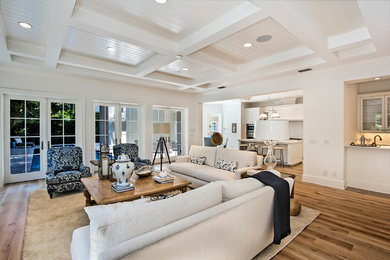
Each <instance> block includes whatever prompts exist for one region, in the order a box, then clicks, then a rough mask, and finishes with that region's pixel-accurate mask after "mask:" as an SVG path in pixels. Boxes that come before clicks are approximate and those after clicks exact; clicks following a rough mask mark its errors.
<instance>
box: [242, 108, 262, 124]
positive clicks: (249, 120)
mask: <svg viewBox="0 0 390 260" xmlns="http://www.w3.org/2000/svg"><path fill="white" fill-rule="evenodd" d="M259 115H260V108H258V107H251V108H246V109H245V124H254V123H255V122H256V120H257V119H259Z"/></svg>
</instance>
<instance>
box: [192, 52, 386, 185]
mask: <svg viewBox="0 0 390 260" xmlns="http://www.w3.org/2000/svg"><path fill="white" fill-rule="evenodd" d="M383 75H390V57H383V58H379V59H375V60H370V61H367V62H365V63H362V62H360V63H357V64H354V65H350V66H340V67H337V68H332V69H323V70H318V71H316V70H313V71H311V72H306V73H302V74H299V73H297V74H294V75H292V76H285V77H280V78H277V79H272V80H264V81H257V82H254V83H251V84H247V85H242V86H239V87H235V88H230V89H229V87H227V88H226V89H224V90H220V91H215V92H214V93H210V94H208V95H204V96H201V97H199V99H198V100H199V102H210V101H217V100H228V99H234V98H240V97H247V96H252V95H260V94H264V93H272V92H281V91H286V90H296V89H303V99H304V104H303V105H304V119H305V121H304V129H303V133H304V158H305V164H304V175H303V180H304V181H308V182H313V183H318V184H322V185H328V186H333V187H337V188H344V184H345V182H344V82H345V81H351V80H356V79H363V78H371V77H377V76H383Z"/></svg>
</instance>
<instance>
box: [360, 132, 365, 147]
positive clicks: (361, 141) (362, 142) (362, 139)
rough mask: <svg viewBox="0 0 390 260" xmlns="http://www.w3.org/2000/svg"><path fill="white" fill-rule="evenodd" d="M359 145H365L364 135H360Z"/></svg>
mask: <svg viewBox="0 0 390 260" xmlns="http://www.w3.org/2000/svg"><path fill="white" fill-rule="evenodd" d="M360 145H361V146H365V145H366V137H364V135H362V137H360Z"/></svg>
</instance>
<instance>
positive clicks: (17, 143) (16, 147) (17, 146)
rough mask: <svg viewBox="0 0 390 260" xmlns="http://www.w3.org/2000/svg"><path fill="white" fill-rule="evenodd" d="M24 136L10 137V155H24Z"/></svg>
mask: <svg viewBox="0 0 390 260" xmlns="http://www.w3.org/2000/svg"><path fill="white" fill-rule="evenodd" d="M25 140H26V139H25V138H11V140H10V149H11V155H24V154H25V153H26V150H25V149H26V147H25Z"/></svg>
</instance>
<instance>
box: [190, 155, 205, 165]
mask: <svg viewBox="0 0 390 260" xmlns="http://www.w3.org/2000/svg"><path fill="white" fill-rule="evenodd" d="M205 161H206V156H195V155H191V156H190V163H195V164H199V165H203V164H204V162H205Z"/></svg>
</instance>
